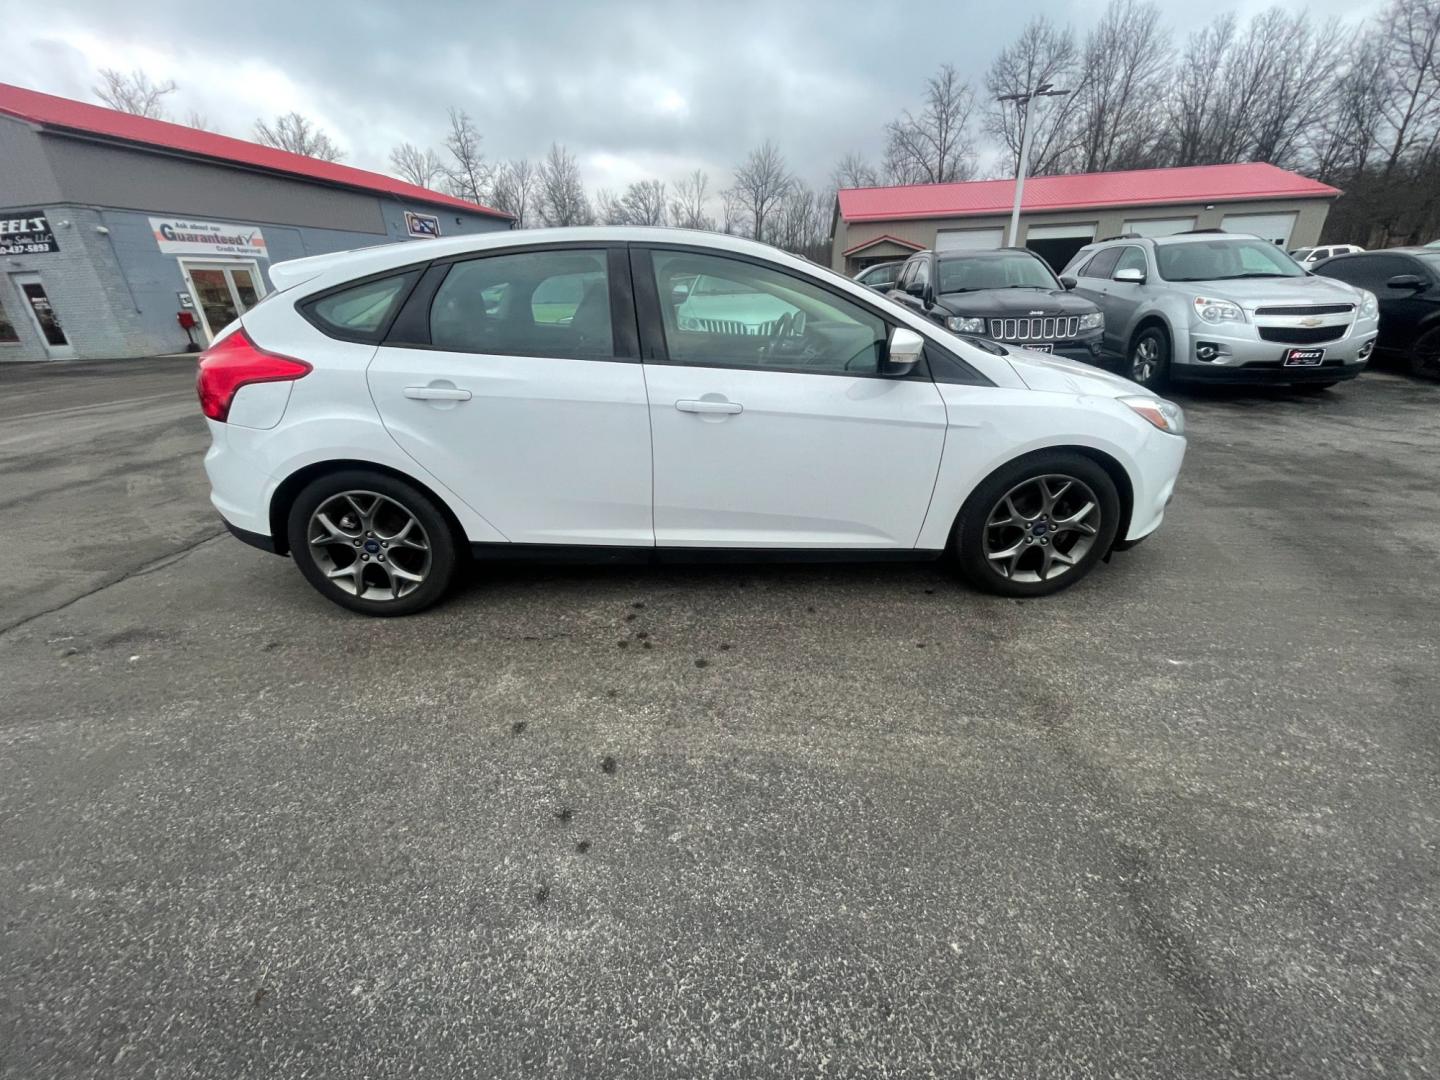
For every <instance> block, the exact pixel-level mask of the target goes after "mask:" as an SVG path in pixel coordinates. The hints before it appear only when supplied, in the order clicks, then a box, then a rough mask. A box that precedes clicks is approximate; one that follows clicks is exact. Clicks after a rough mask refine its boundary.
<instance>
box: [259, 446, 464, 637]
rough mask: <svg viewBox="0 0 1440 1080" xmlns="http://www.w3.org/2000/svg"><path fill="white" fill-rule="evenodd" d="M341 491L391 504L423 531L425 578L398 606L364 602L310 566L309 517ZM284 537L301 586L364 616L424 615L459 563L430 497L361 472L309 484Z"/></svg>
mask: <svg viewBox="0 0 1440 1080" xmlns="http://www.w3.org/2000/svg"><path fill="white" fill-rule="evenodd" d="M342 491H374V492H376V493H378V494H380V495H384V496H386V497H387V498H390V499H394V500H395V501H396V502H397V503H399V504H400V505H401V506H403V507H404V508H405V509H406V510H408V511H410V512H411V513H412V514H414V515H415V518H416V519H417V520H418V521H419V522H420V524H421V526H422V527H423V528H424V529H425V533H426V536H427V538H428V540H429V543H430V574H429V576H428V577H427V578H426V579H425V581H424V582H422V583H421V585H420V587H419V588H418V589H416V590H415V591H414V592H412V593H410V594H408V595H407V596H403V597H401V598H400V599H398V600H363V599H361V598H360V597H358V596H354V595H352V594H350V593H348V592H346V591H345V590H344V589H342V588H340V587H339V586H338V585H336V584H335V583H334V582H333V581H331V580H330V579H329V578H327V577H326V576H325V572H324V571H323V570H322V569H321V568H320V566H319V564H318V563H316V562H315V559H314V557H313V556H312V555H311V554H310V545H309V543H308V542H307V537H306V530H307V527H308V525H309V522H310V516H311V515H312V514H313V513H314V512H315V510H316V508H318V507H319V506H320V504H321V503H323V502H324V501H325V500H326V499H328V498H330V497H331V496H333V495H337V494H339V493H340V492H342ZM285 531H286V536H287V538H288V539H289V543H290V557H291V558H292V559H294V560H295V565H296V566H297V567H299V568H300V572H301V573H302V574H304V575H305V580H307V581H308V582H310V584H311V585H313V586H314V587H315V589H316V591H317V592H319V593H320V594H321V595H322V596H324V597H325V598H326V599H327V600H332V601H334V602H335V603H337V604H339V605H340V606H341V607H344V608H349V609H350V610H351V611H358V612H361V613H362V614H365V615H380V616H390V615H413V614H414V613H415V612H417V611H422V610H424V609H425V608H427V607H429V606H430V605H431V604H433V603H435V602H436V601H437V600H439V599H440V598H441V597H442V596H444V595H445V592H446V590H447V589H448V588H449V587H450V583H451V581H452V580H453V579H454V577H455V570H456V565H457V563H458V561H459V560H458V558H457V548H456V538H455V532H454V529H453V527H452V526H451V524H450V521H449V519H448V518H446V516H445V515H444V514H443V513H442V512H441V510H440V508H439V507H438V506H437V505H436V504H435V501H434V500H433V499H431V498H430V496H428V495H426V494H425V493H423V492H422V491H420V490H419V489H418V488H416V487H414V486H413V485H412V484H407V483H406V482H405V481H403V480H399V479H396V478H395V477H393V476H387V475H386V474H385V473H380V472H370V471H368V470H364V469H346V470H344V471H343V472H335V473H330V474H328V475H326V476H322V477H320V478H319V479H317V480H312V481H311V482H310V483H309V484H307V485H306V486H305V487H304V488H303V489H302V490H301V492H300V494H299V495H297V496H296V497H295V501H294V502H293V503H291V504H290V513H289V516H288V518H287V519H286V527H285Z"/></svg>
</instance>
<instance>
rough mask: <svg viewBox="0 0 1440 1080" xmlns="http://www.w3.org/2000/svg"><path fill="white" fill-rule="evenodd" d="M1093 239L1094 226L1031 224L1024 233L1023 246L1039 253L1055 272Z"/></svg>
mask: <svg viewBox="0 0 1440 1080" xmlns="http://www.w3.org/2000/svg"><path fill="white" fill-rule="evenodd" d="M1094 239H1095V226H1094V224H1093V223H1092V224H1089V225H1031V226H1030V228H1029V230H1028V231H1027V232H1026V233H1025V246H1026V247H1027V248H1029V249H1030V250H1031V251H1033V252H1035V254H1036V255H1039V256H1040V257H1041V258H1042V259H1044V260H1045V261H1046V262H1047V263H1049V264H1050V269H1052V270H1054V271H1055V272H1056V273H1057V274H1058V273H1059V272H1060V271H1061V269H1062V268H1064V266H1065V265H1066V264H1067V263H1068V262H1069V261H1070V260H1071V259H1073V258H1074V257H1075V253H1076V252H1077V251H1079V250H1080V249H1081V248H1082V247H1084V246H1085V245H1086V244H1088V243H1090V242H1091V241H1092V240H1094Z"/></svg>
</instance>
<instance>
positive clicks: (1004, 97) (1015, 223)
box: [995, 82, 1070, 247]
mask: <svg viewBox="0 0 1440 1080" xmlns="http://www.w3.org/2000/svg"><path fill="white" fill-rule="evenodd" d="M1052 85H1053V84H1051V83H1048V82H1047V83H1041V84H1040V85H1039V86H1037V87H1036V88H1035V89H1034V90H1027V91H1025V92H1024V93H1020V94H1001V95H1000V96H999V97H997V98H996V99H995V100H996V101H1013V102H1015V107H1016V108H1017V109H1019V110H1020V160H1019V162H1017V163H1016V166H1015V205H1014V206H1013V207H1012V208H1011V210H1010V237H1009V239H1008V240H1007V241H1006V243H1007V245H1008V246H1009V247H1014V246H1015V240H1016V238H1017V237H1018V236H1019V235H1020V199H1021V197H1022V196H1023V195H1024V194H1025V170H1026V169H1028V168H1029V167H1030V102H1031V101H1033V100H1034V99H1035V98H1037V97H1064V96H1065V95H1066V94H1068V93H1070V91H1069V90H1052V89H1051V86H1052Z"/></svg>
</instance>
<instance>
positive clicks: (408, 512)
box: [287, 470, 457, 615]
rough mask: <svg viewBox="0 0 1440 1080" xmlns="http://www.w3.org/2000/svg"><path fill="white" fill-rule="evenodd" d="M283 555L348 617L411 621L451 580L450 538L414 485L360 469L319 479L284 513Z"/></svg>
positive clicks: (453, 563) (453, 556) (453, 558)
mask: <svg viewBox="0 0 1440 1080" xmlns="http://www.w3.org/2000/svg"><path fill="white" fill-rule="evenodd" d="M287 534H288V537H289V540H290V553H291V555H292V557H293V558H294V559H295V564H296V565H297V566H298V567H299V568H300V572H301V573H302V574H304V575H305V578H306V580H308V581H309V582H310V584H311V585H313V586H315V588H316V589H317V590H319V592H320V593H321V594H322V595H324V596H326V597H328V598H329V599H331V600H333V601H334V602H335V603H337V604H339V605H340V606H341V607H347V608H349V609H350V610H351V611H359V612H363V613H364V614H366V615H411V614H413V613H415V612H417V611H421V610H423V609H425V608H427V607H429V606H430V605H431V604H433V603H435V601H436V600H438V599H440V597H441V596H443V595H444V594H445V590H446V589H447V588H449V586H450V582H451V580H452V579H453V578H454V576H455V567H456V562H457V557H456V543H455V535H454V532H453V531H452V529H451V526H450V523H449V522H448V521H447V520H446V518H445V515H444V514H443V513H441V511H440V508H439V507H438V506H436V505H435V503H434V501H433V500H432V499H431V498H430V497H429V496H427V495H425V494H424V493H423V492H421V491H419V490H418V489H417V488H415V487H414V486H412V485H410V484H407V483H405V482H404V481H403V480H397V479H395V478H394V477H391V476H386V475H384V474H383V473H377V472H369V471H367V470H346V471H345V472H337V473H331V474H330V475H329V476H322V477H320V478H319V479H318V480H315V481H314V482H312V483H311V484H309V485H308V486H306V487H305V489H304V490H302V491H301V492H300V494H299V496H298V497H297V498H296V499H295V502H294V504H293V505H292V506H291V507H290V515H289V519H288V522H287Z"/></svg>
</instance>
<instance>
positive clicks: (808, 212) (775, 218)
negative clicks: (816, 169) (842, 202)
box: [764, 182, 835, 262]
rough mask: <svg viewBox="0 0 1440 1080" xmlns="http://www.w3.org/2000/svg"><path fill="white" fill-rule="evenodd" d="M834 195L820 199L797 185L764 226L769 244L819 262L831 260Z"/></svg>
mask: <svg viewBox="0 0 1440 1080" xmlns="http://www.w3.org/2000/svg"><path fill="white" fill-rule="evenodd" d="M834 202H835V196H834V193H833V192H829V193H826V194H824V195H817V194H816V193H815V191H813V190H812V189H811V188H810V187H808V186H807V185H805V184H803V183H799V182H796V183H794V184H792V185H791V187H790V189H789V190H788V191H786V193H785V194H784V196H783V197H782V198H781V199H780V201H779V202H778V203H777V204H776V205H775V210H774V212H773V213H772V214H771V215H770V217H769V220H768V221H767V222H766V226H765V237H764V239H765V241H766V243H770V244H774V245H775V246H776V247H778V248H783V249H784V250H785V251H789V252H793V253H794V254H796V255H803V256H804V257H805V258H807V259H814V260H816V261H817V262H818V261H821V260H823V259H825V258H827V257H828V254H829V253H828V250H827V249H828V247H829V239H830V207H831V206H832V205H833V204H834Z"/></svg>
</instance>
